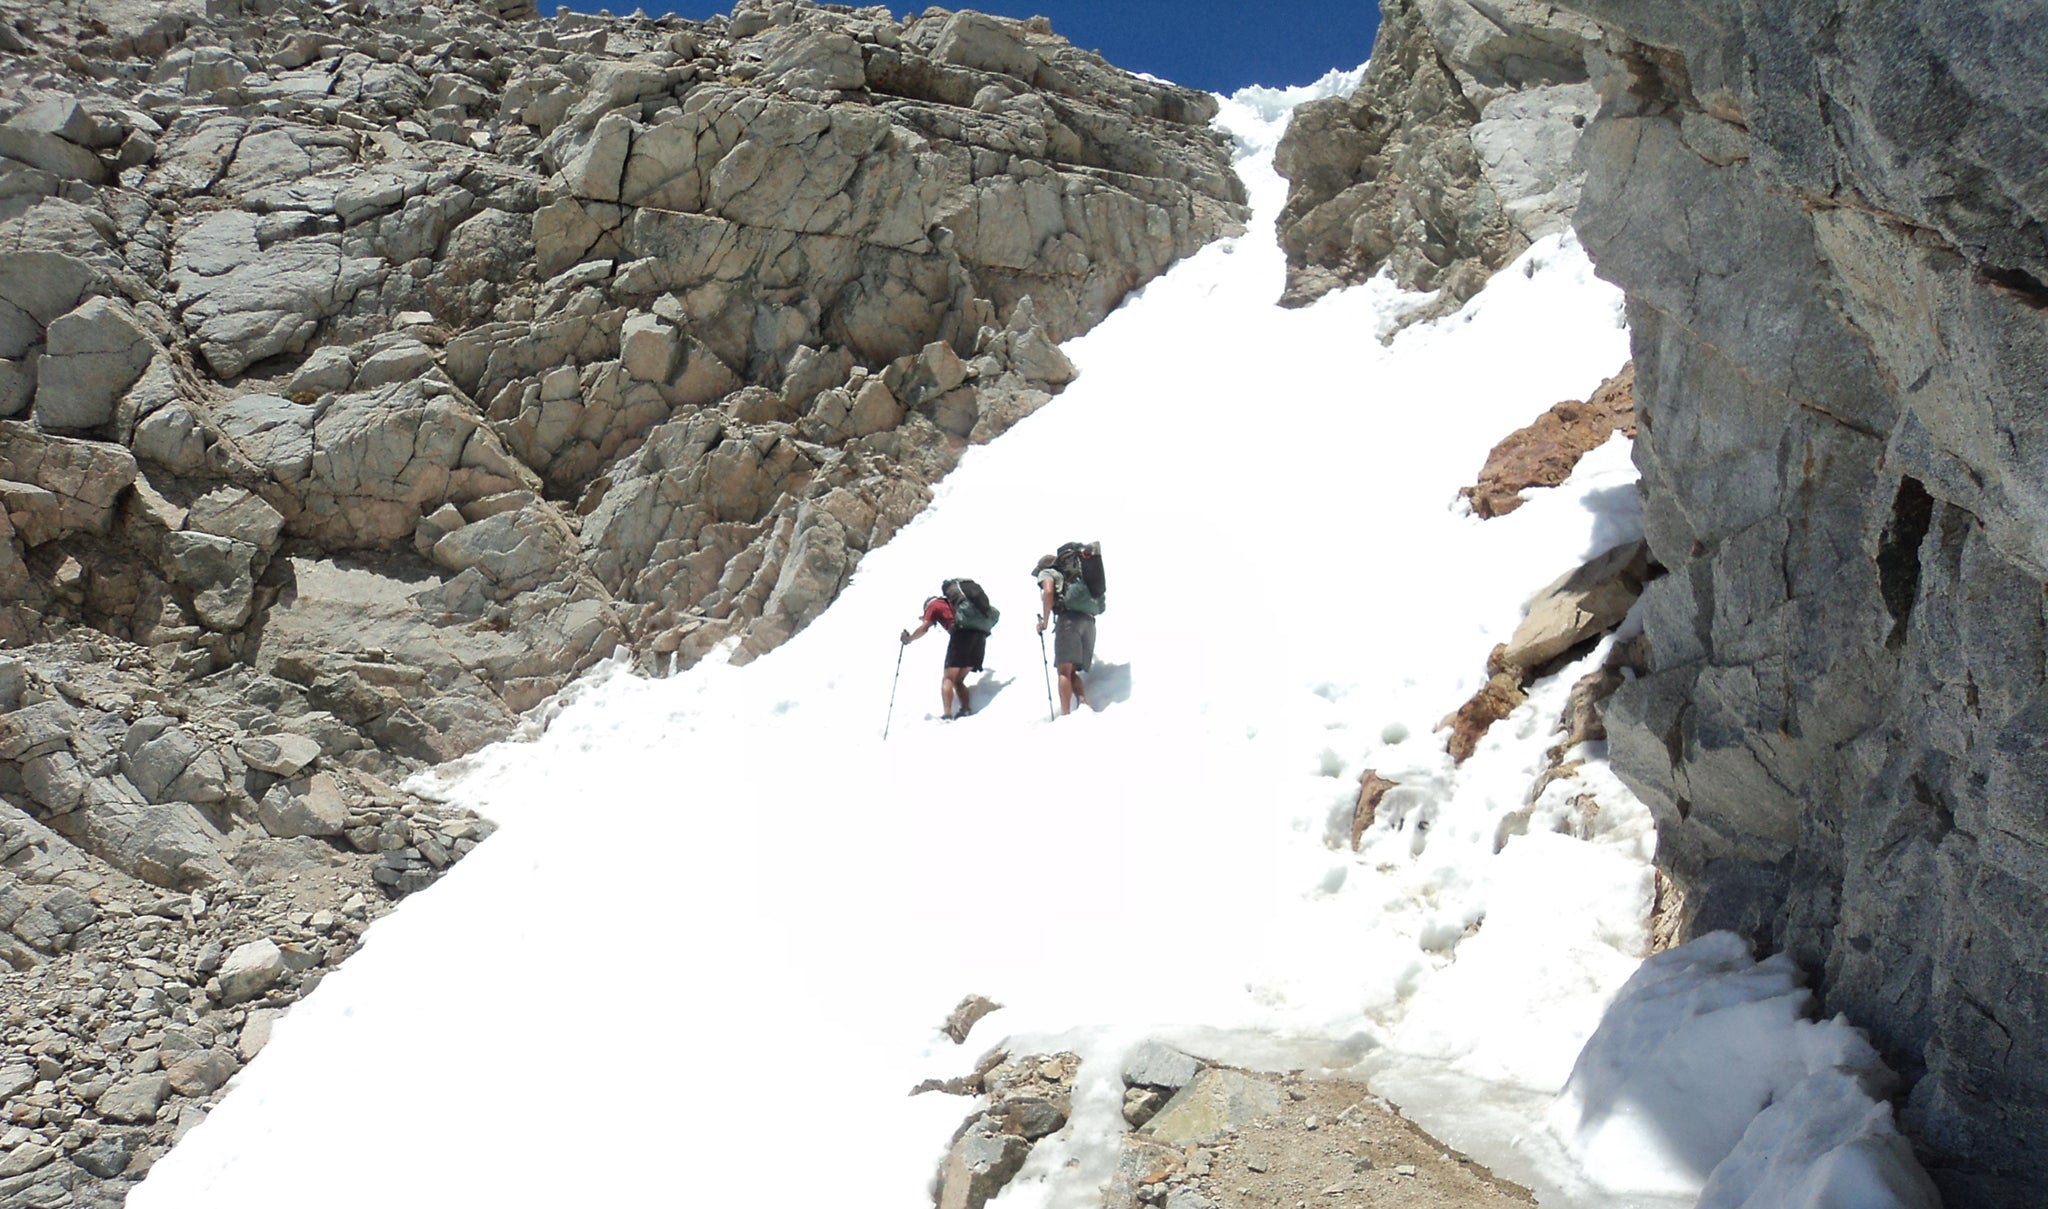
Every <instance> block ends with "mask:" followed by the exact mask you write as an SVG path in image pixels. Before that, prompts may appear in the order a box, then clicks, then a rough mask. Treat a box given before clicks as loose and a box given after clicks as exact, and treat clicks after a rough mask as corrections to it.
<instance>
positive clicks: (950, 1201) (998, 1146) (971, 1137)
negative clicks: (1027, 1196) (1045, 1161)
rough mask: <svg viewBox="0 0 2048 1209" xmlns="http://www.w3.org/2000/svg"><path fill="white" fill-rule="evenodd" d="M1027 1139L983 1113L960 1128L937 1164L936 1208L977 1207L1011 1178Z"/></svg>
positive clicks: (1028, 1148)
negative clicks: (1007, 1131) (1002, 1127)
mask: <svg viewBox="0 0 2048 1209" xmlns="http://www.w3.org/2000/svg"><path fill="white" fill-rule="evenodd" d="M1030 1153H1031V1143H1030V1141H1028V1140H1027V1139H1025V1138H1022V1137H1019V1136H1017V1135H1016V1134H1012V1133H1005V1132H1003V1131H1002V1130H1001V1129H999V1128H997V1127H996V1126H995V1124H994V1123H993V1122H992V1121H991V1120H990V1119H989V1118H988V1117H986V1116H983V1117H981V1118H979V1119H977V1120H976V1121H974V1122H973V1123H971V1124H970V1125H968V1127H967V1128H966V1129H965V1130H963V1131H962V1132H961V1134H960V1136H959V1137H957V1138H955V1139H954V1140H953V1147H952V1149H951V1150H949V1151H947V1152H946V1160H945V1162H944V1164H942V1165H941V1166H940V1168H939V1190H938V1191H939V1197H938V1200H939V1209H981V1206H983V1205H986V1204H987V1203H988V1202H989V1201H990V1200H991V1199H993V1198H994V1197H995V1195H996V1193H998V1192H1001V1191H1002V1190H1003V1187H1004V1186H1005V1185H1006V1184H1008V1183H1009V1182H1010V1180H1011V1179H1012V1178H1014V1177H1015V1176H1016V1174H1017V1172H1018V1171H1020V1170H1022V1168H1023V1166H1024V1159H1025V1158H1026V1156H1028V1155H1029V1154H1030Z"/></svg>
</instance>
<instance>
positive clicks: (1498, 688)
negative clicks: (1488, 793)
mask: <svg viewBox="0 0 2048 1209" xmlns="http://www.w3.org/2000/svg"><path fill="white" fill-rule="evenodd" d="M1527 697H1528V694H1526V693H1524V692H1523V691H1522V680H1521V677H1519V676H1517V675H1515V674H1514V673H1513V672H1496V673H1494V676H1493V678H1492V679H1490V680H1488V681H1487V682H1486V686H1485V687H1484V688H1482V689H1480V690H1479V691H1478V692H1476V693H1474V694H1472V699H1471V700H1470V701H1467V702H1466V703H1465V704H1463V705H1461V706H1459V707H1458V708H1457V711H1456V712H1454V713H1452V714H1451V715H1450V716H1449V717H1447V718H1445V719H1444V720H1443V721H1442V722H1439V723H1437V729H1438V730H1442V729H1443V728H1444V727H1447V726H1448V727H1450V728H1451V738H1450V742H1449V743H1448V744H1446V749H1447V750H1448V751H1449V752H1450V753H1451V759H1452V760H1453V761H1455V762H1457V763H1459V764H1463V763H1464V762H1465V761H1466V760H1467V759H1469V758H1470V757H1471V755H1472V753H1473V752H1474V751H1477V750H1478V749H1479V740H1480V739H1482V738H1484V737H1485V736H1486V728H1487V727H1489V726H1492V725H1493V724H1494V723H1496V722H1498V721H1500V720H1501V719H1502V718H1505V717H1507V716H1508V715H1509V714H1511V713H1513V712H1515V707H1516V706H1518V705H1520V704H1521V703H1522V702H1523V701H1524V700H1526V699H1527Z"/></svg>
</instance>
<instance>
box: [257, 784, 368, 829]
mask: <svg viewBox="0 0 2048 1209" xmlns="http://www.w3.org/2000/svg"><path fill="white" fill-rule="evenodd" d="M256 819H257V821H258V822H260V823H262V824H263V829H264V830H265V831H267V832H269V833H270V834H272V835H274V836H277V837H279V838H281V839H291V838H294V837H297V836H301V835H316V836H334V835H340V834H341V833H342V832H343V831H344V830H346V829H347V827H348V804H347V802H345V801H344V800H343V799H342V796H341V787H340V786H339V785H338V784H337V783H336V782H335V780H334V778H333V777H331V776H329V775H328V774H326V773H324V772H323V773H316V774H314V776H312V777H311V778H310V779H309V780H308V781H307V782H306V783H305V784H303V785H288V784H278V785H273V786H271V787H270V790H269V792H267V793H265V794H264V795H263V797H262V799H261V800H260V801H258V802H257V803H256Z"/></svg>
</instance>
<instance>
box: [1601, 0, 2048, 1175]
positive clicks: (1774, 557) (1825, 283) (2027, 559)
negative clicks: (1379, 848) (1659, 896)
mask: <svg viewBox="0 0 2048 1209" xmlns="http://www.w3.org/2000/svg"><path fill="white" fill-rule="evenodd" d="M1569 6H1570V7H1571V8H1573V9H1575V10H1577V11H1579V12H1580V13H1582V14H1584V15H1586V16H1588V17H1592V18H1595V19H1597V20H1599V21H1600V22H1601V23H1602V25H1603V26H1604V28H1605V29H1606V31H1607V32H1606V41H1605V43H1604V45H1603V47H1602V49H1601V50H1599V51H1598V52H1597V53H1595V54H1594V55H1593V56H1592V57H1591V61H1592V63H1593V65H1594V68H1595V73H1594V74H1595V77H1596V79H1597V80H1598V82H1599V85H1600V89H1601V95H1602V108H1601V111H1600V115H1599V117H1598V118H1597V119H1596V120H1595V121H1594V122H1593V123H1592V124H1591V125H1590V126H1589V128H1588V131H1587V133H1586V135H1585V140H1584V142H1583V144H1582V152H1583V154H1584V156H1585V159H1586V163H1587V167H1588V174H1587V179H1586V185H1585V194H1584V199H1583V202H1582V204H1581V206H1580V209H1579V212H1578V216H1577V226H1578V229H1579V232H1580V234H1581V236H1582V238H1583V240H1584V242H1585V244H1586V247H1587V249H1588V250H1589V251H1590V252H1591V253H1592V255H1593V257H1594V259H1595V261H1596V262H1597V264H1598V266H1599V268H1600V271H1601V273H1602V275H1604V276H1606V277H1608V278H1610V279H1611V280H1613V281H1615V282H1617V283H1618V284H1620V285H1621V286H1622V287H1623V288H1624V289H1625V290H1626V291H1627V293H1628V296H1629V311H1628V317H1629V322H1630V325H1631V328H1632V330H1633V342H1634V349H1635V357H1636V368H1637V391H1636V397H1637V407H1638V418H1639V436H1638V440H1637V446H1636V450H1637V462H1638V464H1639V465H1640V466H1641V468H1642V471H1643V481H1644V488H1645V519H1646V524H1647V529H1648V537H1649V542H1650V546H1651V550H1652V552H1653V555H1654V556H1655V558H1656V559H1657V561H1659V562H1661V563H1663V564H1664V565H1665V566H1667V567H1668V568H1670V574H1669V575H1668V576H1666V577H1665V578H1663V579H1662V580H1659V581H1657V582H1655V583H1653V584H1652V585H1651V586H1650V588H1649V590H1648V594H1647V598H1646V601H1645V609H1644V622H1645V635H1646V639H1647V645H1648V664H1649V667H1648V671H1647V673H1646V674H1645V675H1643V676H1641V677H1639V678H1637V679H1635V680H1633V681H1631V682H1629V683H1627V684H1624V685H1623V686H1622V687H1621V688H1620V690H1619V691H1618V692H1617V694H1616V695H1615V697H1614V698H1613V703H1612V706H1611V708H1610V710H1609V713H1608V716H1607V719H1606V725H1607V730H1608V735H1609V743H1610V746H1611V751H1612V754H1613V758H1614V762H1615V767H1616V769H1617V770H1618V771H1619V772H1620V773H1621V774H1622V775H1623V776H1624V778H1625V779H1626V780H1627V781H1628V782H1629V784H1630V785H1631V786H1632V787H1633V788H1634V789H1635V790H1636V792H1637V793H1638V794H1640V795H1641V796H1642V797H1643V798H1644V800H1645V801H1647V802H1648V803H1650V804H1651V806H1652V807H1653V808H1654V809H1655V810H1656V811H1657V813H1658V816H1659V823H1660V831H1661V834H1662V840H1661V843H1660V846H1659V856H1660V860H1661V861H1662V862H1664V863H1665V864H1666V865H1667V867H1668V871H1669V873H1670V874H1671V876H1672V877H1673V879H1674V882H1675V883H1676V884H1677V887H1678V889H1679V890H1681V891H1682V893H1683V898H1684V903H1685V910H1686V912H1687V913H1688V922H1689V927H1690V931H1691V932H1692V933H1698V932H1703V931H1705V930H1707V929H1710V928H1716V927H1733V928H1735V929H1737V930H1739V931H1741V932H1743V933H1744V934H1746V935H1748V936H1751V937H1753V938H1756V939H1757V940H1759V941H1760V942H1761V943H1762V944H1763V945H1764V946H1765V947H1767V948H1772V949H1784V950H1786V951H1789V952H1790V953H1791V954H1793V955H1794V956H1795V957H1797V958H1798V959H1799V960H1800V962H1801V963H1802V964H1803V965H1805V966H1806V967H1807V968H1809V969H1811V970H1814V971H1817V972H1819V974H1820V975H1821V977H1820V980H1819V984H1820V987H1821V989H1822V992H1823V994H1824V995H1825V997H1826V1002H1827V1005H1828V1009H1829V1010H1830V1011H1843V1012H1846V1013H1848V1014H1849V1016H1850V1017H1851V1018H1852V1019H1854V1020H1855V1021H1856V1023H1857V1024H1859V1025H1861V1026H1863V1027H1865V1028H1867V1029H1869V1030H1870V1031H1871V1034H1872V1037H1873V1039H1874V1040H1875V1041H1876V1042H1877V1043H1878V1044H1879V1045H1880V1047H1881V1048H1882V1050H1883V1052H1884V1056H1885V1059H1886V1061H1887V1062H1889V1063H1891V1064H1892V1065H1893V1066H1895V1067H1896V1068H1898V1069H1899V1070H1900V1071H1902V1072H1903V1073H1904V1074H1905V1075H1906V1076H1907V1078H1908V1079H1909V1080H1910V1081H1911V1091H1910V1093H1909V1095H1908V1097H1907V1100H1906V1104H1905V1108H1904V1112H1903V1114H1902V1122H1903V1124H1904V1125H1905V1126H1906V1128H1907V1129H1908V1130H1910V1131H1911V1133H1912V1134H1913V1136H1914V1139H1915V1143H1916V1145H1917V1146H1918V1147H1919V1149H1920V1151H1921V1153H1922V1156H1923V1158H1924V1159H1925V1161H1926V1162H1927V1164H1928V1166H1929V1170H1930V1171H1931V1173H1932V1174H1933V1175H1934V1177H1935V1179H1936V1180H1937V1182H1938V1183H1939V1184H1940V1185H1941V1187H1942V1190H1943V1193H1944V1196H1945V1199H1946V1200H1947V1202H1948V1203H1949V1204H1955V1205H1987V1206H2020V1205H2030V1204H2033V1203H2035V1202H2036V1201H2038V1199H2039V1196H2040V1193H2039V1189H2040V1187H2041V1185H2042V1181H2043V1179H2044V1177H2048V1141H2044V1140H2048V1017H2044V1015H2043V1012H2042V1006H2041V1005H2042V1003H2043V1002H2044V991H2048V960H2044V958H2043V955H2042V948H2041V944H2040V941H2039V932H2040V921H2041V916H2042V904H2043V902H2044V901H2048V874H2044V873H2043V868H2044V858H2048V830H2044V828H2043V823H2042V815H2041V810H2040V802H2041V800H2042V798H2043V795H2044V791H2048V762H2044V759H2043V750H2044V749H2043V743H2044V739H2043V736H2044V734H2048V617H2044V614H2043V609H2042V604H2041V602H2042V600H2043V598H2044V583H2048V540H2044V536H2043V535H2044V534H2048V502H2044V499H2043V497H2042V494H2041V484H2042V483H2044V482H2048V441H2044V436H2048V423H2044V419H2043V417H2044V416H2048V373H2044V370H2048V324H2044V323H2043V318H2042V317H2043V314H2044V313H2048V286H2044V284H2043V283H2044V282H2048V225H2044V223H2048V207H2044V202H2043V198H2044V196H2048V194H2044V190H2048V167H2044V165H2048V159H2044V157H2043V155H2042V152H2041V145H2040V131H2041V130H2042V129H2043V128H2044V124H2048V83H2044V82H2048V70H2044V69H2048V41H2044V39H2043V38H2042V36H2041V34H2042V31H2041V27H2040V22H2039V20H2038V14H2035V13H2032V12H2028V13H2021V12H2018V11H2016V10H2013V9H2011V8H2010V7H2009V6H2002V5H1997V4H1991V3H1982V2H1979V0H1962V2H1961V3H1957V4H1950V5H1944V6H1939V7H1928V6H1914V5H1906V4H1899V3H1880V4H1873V5H1862V6H1849V7H1843V6H1839V5H1832V4H1821V3H1808V2H1806V0H1765V2H1762V3H1743V4H1736V3H1733V2H1732V0H1730V2H1726V3H1709V4H1702V5H1694V6H1690V7H1689V8H1688V9H1687V11H1686V15H1685V16H1684V18H1683V19H1681V18H1679V17H1678V16H1677V15H1676V14H1675V10H1672V9H1670V8H1668V6H1661V5H1655V4H1638V3H1633V2H1631V0H1569Z"/></svg>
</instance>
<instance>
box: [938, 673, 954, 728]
mask: <svg viewBox="0 0 2048 1209" xmlns="http://www.w3.org/2000/svg"><path fill="white" fill-rule="evenodd" d="M952 716H953V669H952V668H947V669H946V670H945V671H944V672H941V673H940V674H939V717H941V718H950V717H952Z"/></svg>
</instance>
